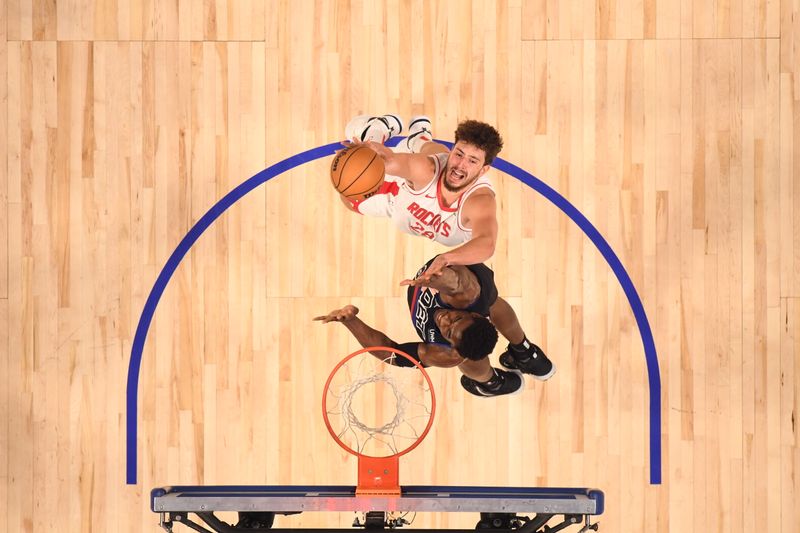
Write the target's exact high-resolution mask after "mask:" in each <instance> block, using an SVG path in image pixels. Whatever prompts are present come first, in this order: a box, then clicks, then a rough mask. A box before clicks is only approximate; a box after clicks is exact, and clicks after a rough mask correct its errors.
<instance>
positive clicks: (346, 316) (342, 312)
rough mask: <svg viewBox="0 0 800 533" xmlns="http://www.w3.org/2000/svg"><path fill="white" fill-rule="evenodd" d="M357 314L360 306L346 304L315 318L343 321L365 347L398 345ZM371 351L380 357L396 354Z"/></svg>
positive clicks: (327, 320) (323, 320)
mask: <svg viewBox="0 0 800 533" xmlns="http://www.w3.org/2000/svg"><path fill="white" fill-rule="evenodd" d="M356 315H358V307H356V306H354V305H346V306H344V307H342V308H341V309H334V310H333V311H331V312H330V313H328V314H327V315H322V316H317V317H314V320H318V321H320V322H322V323H323V324H327V323H328V322H340V323H342V324H343V325H344V326H345V327H346V328H347V329H348V330H350V333H352V334H353V337H355V338H356V340H357V341H358V342H359V344H361V346H362V347H364V348H369V347H370V346H388V347H390V348H391V347H394V346H396V345H397V343H395V342H394V341H393V340H392V339H390V338H389V337H388V336H387V335H386V334H385V333H383V332H382V331H378V330H377V329H374V328H371V327H370V326H368V325H367V324H365V323H364V322H363V321H362V320H361V319H360V318H358V317H357V316H356ZM370 353H371V354H372V355H374V356H375V357H377V358H378V359H386V358H387V357H389V356H392V355H394V353H393V352H387V351H384V350H379V351H370Z"/></svg>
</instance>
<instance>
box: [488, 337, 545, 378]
mask: <svg viewBox="0 0 800 533" xmlns="http://www.w3.org/2000/svg"><path fill="white" fill-rule="evenodd" d="M500 364H501V365H503V366H504V367H506V368H508V369H510V370H520V371H522V372H524V373H526V374H530V375H532V376H533V377H535V378H536V379H538V380H541V381H547V380H548V379H550V378H551V377H553V374H555V373H556V365H554V364H553V362H552V361H551V360H550V359H548V358H547V356H546V355H545V354H544V352H543V351H542V349H541V348H539V347H538V346H536V345H535V344H533V343H530V348H528V350H527V351H525V352H518V351H516V350H515V349H513V348H512V347H511V344H509V345H508V347H507V348H506V351H505V352H503V355H501V356H500Z"/></svg>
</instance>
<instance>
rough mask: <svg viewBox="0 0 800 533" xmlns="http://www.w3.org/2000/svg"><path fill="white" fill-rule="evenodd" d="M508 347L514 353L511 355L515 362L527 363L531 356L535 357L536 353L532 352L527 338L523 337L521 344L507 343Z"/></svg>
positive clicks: (531, 345) (531, 346) (531, 344)
mask: <svg viewBox="0 0 800 533" xmlns="http://www.w3.org/2000/svg"><path fill="white" fill-rule="evenodd" d="M509 345H510V346H511V350H512V351H513V352H514V353H513V354H512V355H513V356H514V359H516V360H517V361H527V360H529V359H530V358H531V357H532V356H533V357H536V352H535V351H534V350H533V343H531V341H529V340H528V337H523V338H522V342H521V343H519V344H513V343H509Z"/></svg>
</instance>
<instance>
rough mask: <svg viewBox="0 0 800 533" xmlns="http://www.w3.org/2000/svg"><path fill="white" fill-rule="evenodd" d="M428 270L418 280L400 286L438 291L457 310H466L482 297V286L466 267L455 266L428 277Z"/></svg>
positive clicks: (407, 280) (402, 282)
mask: <svg viewBox="0 0 800 533" xmlns="http://www.w3.org/2000/svg"><path fill="white" fill-rule="evenodd" d="M429 270H430V267H428V270H426V271H425V272H423V273H422V274H421V275H420V276H419V277H418V278H416V279H404V280H403V281H401V282H400V285H411V286H414V287H430V288H431V289H436V290H437V291H439V294H440V295H441V297H442V301H443V302H444V303H446V304H448V305H451V306H453V307H454V308H456V309H466V308H467V307H469V305H470V304H471V303H472V302H474V301H475V300H476V299H477V298H478V296H480V295H481V286H480V283H478V278H477V277H476V276H475V274H474V273H473V272H472V271H471V270H470V269H468V268H467V267H465V266H462V265H453V266H449V267H444V268H442V269H441V270H440V271H439V272H437V273H435V274H433V275H428V271H429Z"/></svg>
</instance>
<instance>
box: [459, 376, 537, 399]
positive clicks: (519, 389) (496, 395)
mask: <svg viewBox="0 0 800 533" xmlns="http://www.w3.org/2000/svg"><path fill="white" fill-rule="evenodd" d="M506 372H511V373H513V374H516V375H518V376H519V378H520V379H521V380H522V385H520V387H519V388H518V389H517V390H515V391H514V392H508V393H506V394H492V395H489V396H484V395H483V394H473V393H471V392H470V391H468V390H467V389H464V390H467V392H468V393H469V394H470V395H471V396H474V397H476V398H480V399H481V400H488V399H489V398H500V397H502V396H516V395H517V394H522V391H524V390H525V374H523V373H522V372H520V371H519V370H517V369H514V368H509V369H508V370H506Z"/></svg>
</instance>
